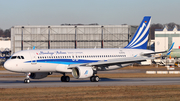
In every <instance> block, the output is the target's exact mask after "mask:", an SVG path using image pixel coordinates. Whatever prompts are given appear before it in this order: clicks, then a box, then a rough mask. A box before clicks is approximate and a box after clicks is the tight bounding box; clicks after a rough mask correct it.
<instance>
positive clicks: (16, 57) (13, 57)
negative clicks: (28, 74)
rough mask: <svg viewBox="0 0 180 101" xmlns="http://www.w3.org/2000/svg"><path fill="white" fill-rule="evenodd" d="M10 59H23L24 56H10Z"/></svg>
mask: <svg viewBox="0 0 180 101" xmlns="http://www.w3.org/2000/svg"><path fill="white" fill-rule="evenodd" d="M11 59H24V56H12V57H11Z"/></svg>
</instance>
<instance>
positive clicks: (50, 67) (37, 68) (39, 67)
mask: <svg viewBox="0 0 180 101" xmlns="http://www.w3.org/2000/svg"><path fill="white" fill-rule="evenodd" d="M56 66H57V64H43V63H37V64H31V63H26V64H25V65H24V66H22V72H53V71H55V68H56Z"/></svg>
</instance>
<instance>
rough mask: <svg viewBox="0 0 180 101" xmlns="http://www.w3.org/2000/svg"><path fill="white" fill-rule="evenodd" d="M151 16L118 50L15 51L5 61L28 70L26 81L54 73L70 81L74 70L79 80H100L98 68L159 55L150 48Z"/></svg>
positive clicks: (19, 69)
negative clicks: (68, 74) (148, 47)
mask: <svg viewBox="0 0 180 101" xmlns="http://www.w3.org/2000/svg"><path fill="white" fill-rule="evenodd" d="M150 24H151V16H145V17H144V18H143V20H142V22H141V23H140V25H139V27H138V29H137V31H136V33H135V34H134V36H133V38H132V40H131V41H130V42H129V44H128V45H127V46H126V47H124V48H114V49H105V48H101V49H97V48H96V49H34V47H33V50H23V51H19V52H16V53H14V54H13V55H12V56H11V57H10V58H9V59H8V60H7V61H6V62H5V63H4V68H5V69H7V70H9V71H12V72H19V73H25V74H26V78H25V79H24V83H29V82H30V78H31V79H42V78H45V77H47V76H48V75H51V74H52V73H53V72H56V73H61V74H63V76H62V77H61V81H62V82H69V81H70V77H69V76H66V75H65V74H66V73H72V76H73V77H74V78H76V79H81V78H90V81H91V82H98V81H99V76H97V71H106V70H114V69H119V68H122V67H126V66H129V65H131V64H132V63H141V62H142V61H146V60H147V59H151V58H152V54H155V52H154V51H152V50H147V42H148V34H149V28H150Z"/></svg>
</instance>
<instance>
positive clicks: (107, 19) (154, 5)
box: [0, 0, 180, 30]
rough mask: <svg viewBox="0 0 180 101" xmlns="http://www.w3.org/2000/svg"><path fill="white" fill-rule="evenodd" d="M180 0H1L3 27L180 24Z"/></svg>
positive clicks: (0, 10)
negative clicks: (148, 21) (145, 20)
mask: <svg viewBox="0 0 180 101" xmlns="http://www.w3.org/2000/svg"><path fill="white" fill-rule="evenodd" d="M179 4H180V0H0V28H1V29H3V30H5V29H9V28H11V27H12V26H17V25H61V24H65V23H68V24H78V23H81V24H91V23H98V24H100V25H120V24H128V25H139V24H140V22H141V20H142V18H143V17H144V16H152V23H161V24H166V23H170V22H175V23H177V24H180V13H179V10H180V6H179Z"/></svg>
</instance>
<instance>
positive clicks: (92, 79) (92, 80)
mask: <svg viewBox="0 0 180 101" xmlns="http://www.w3.org/2000/svg"><path fill="white" fill-rule="evenodd" d="M90 81H91V82H98V81H99V76H91V77H90Z"/></svg>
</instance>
